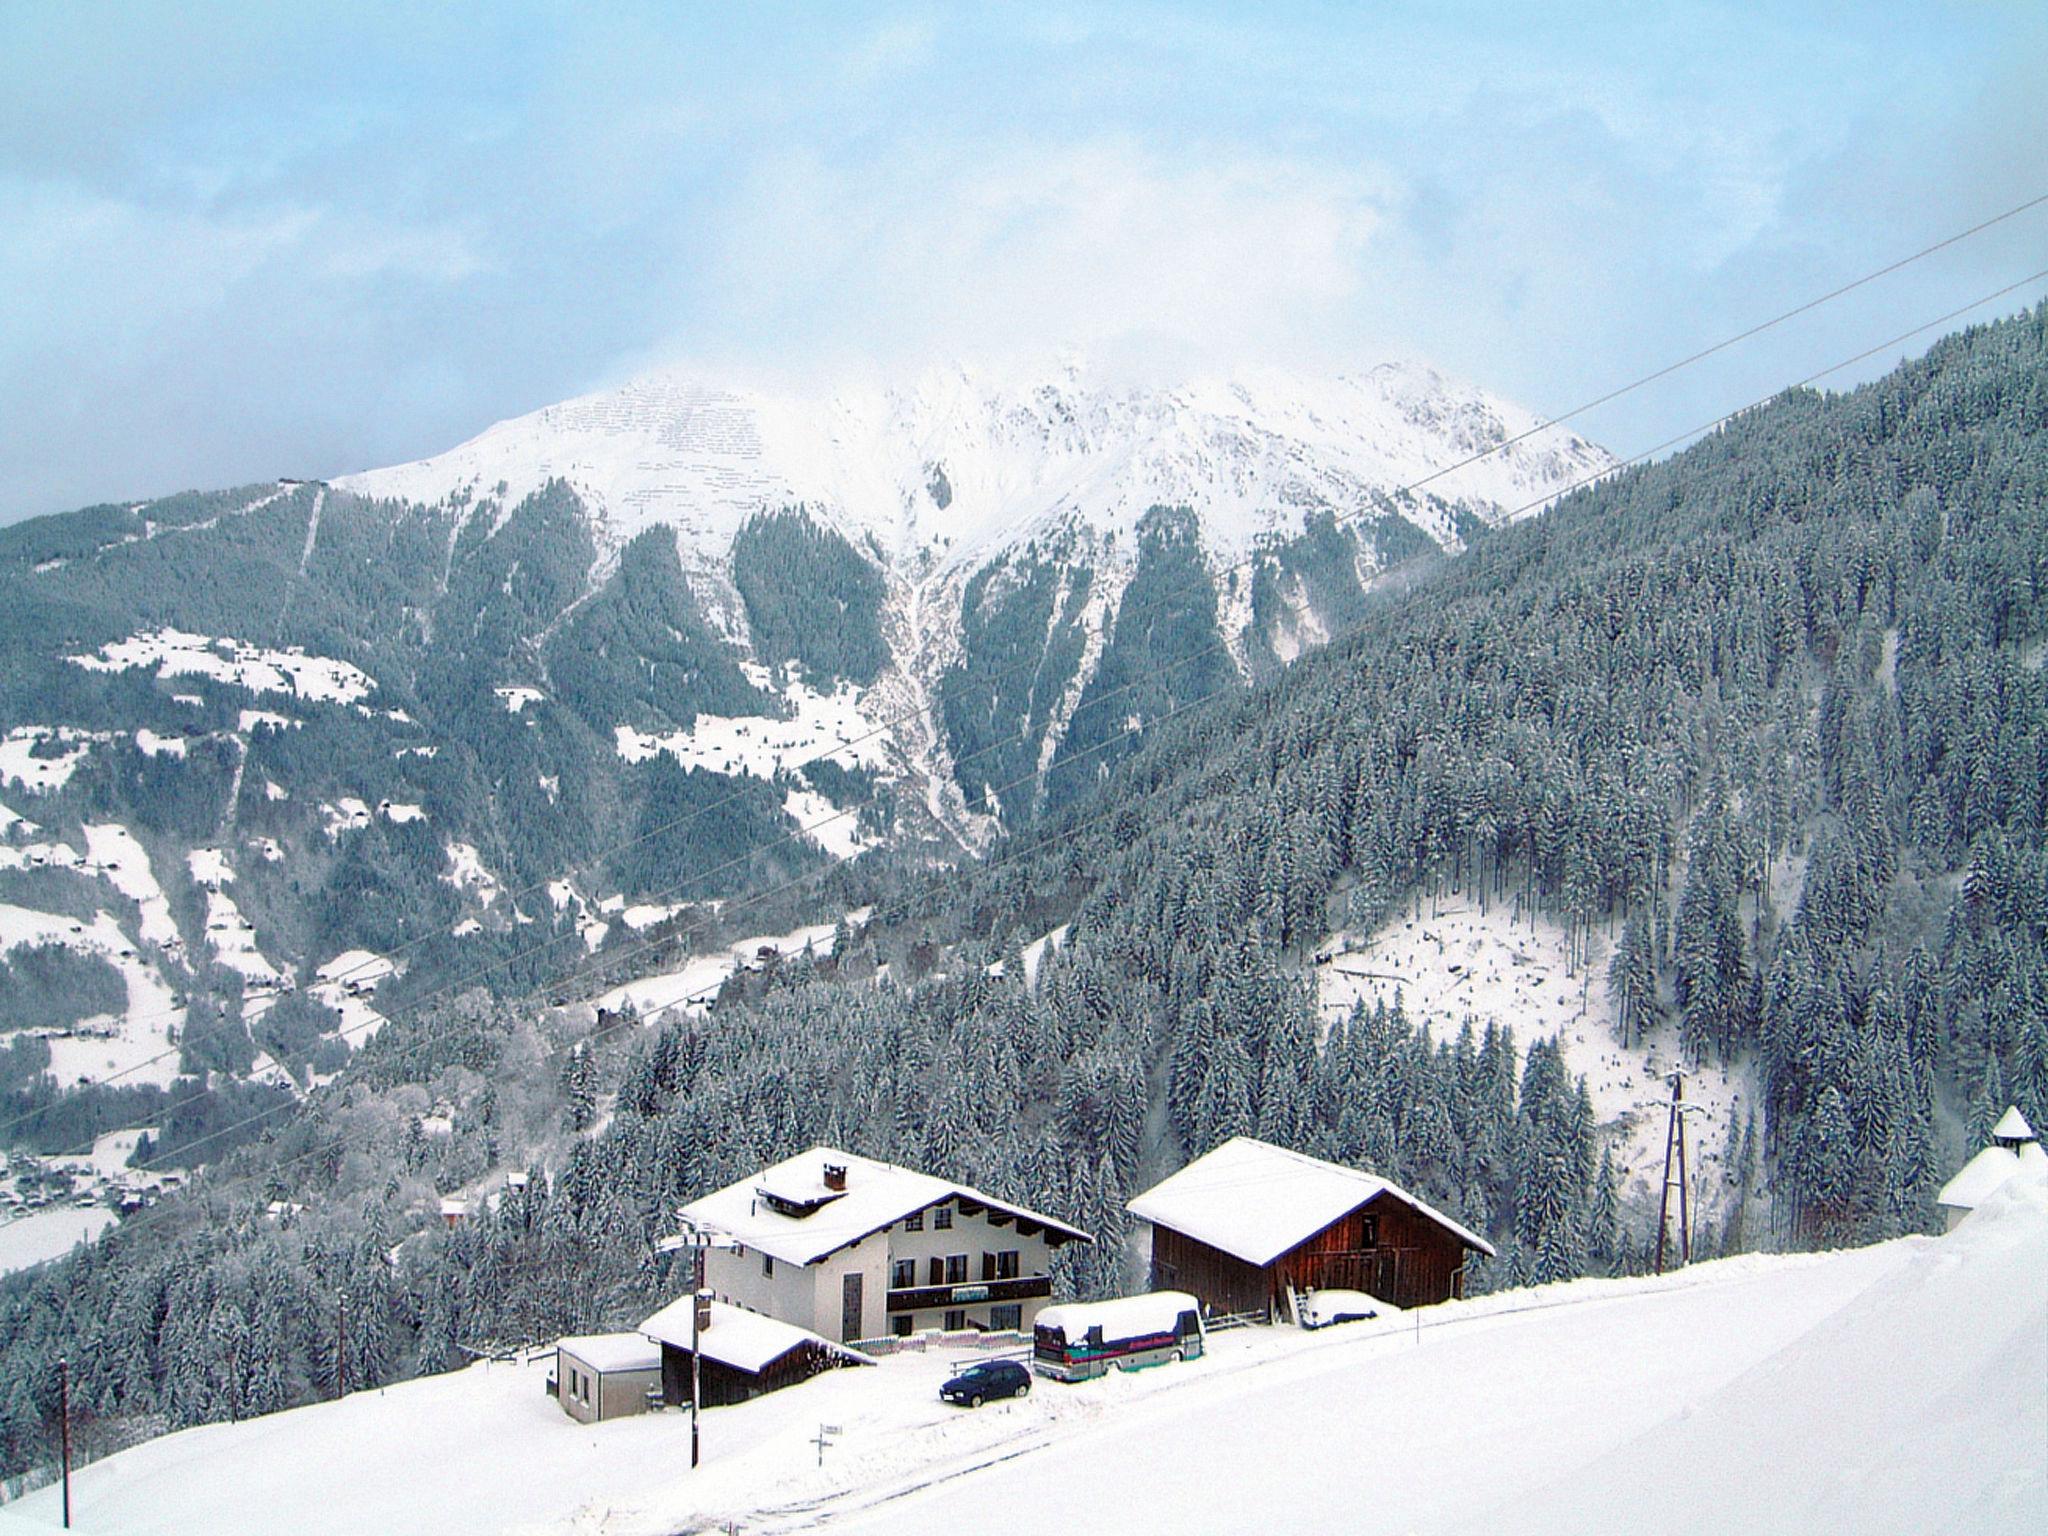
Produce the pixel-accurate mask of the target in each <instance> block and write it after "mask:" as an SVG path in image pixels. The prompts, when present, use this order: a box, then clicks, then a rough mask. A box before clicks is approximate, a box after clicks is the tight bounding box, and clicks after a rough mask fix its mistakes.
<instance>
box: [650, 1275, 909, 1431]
mask: <svg viewBox="0 0 2048 1536" xmlns="http://www.w3.org/2000/svg"><path fill="white" fill-rule="evenodd" d="M702 1305H703V1307H704V1315H703V1316H702V1317H701V1318H700V1319H699V1321H698V1324H697V1327H696V1329H695V1333H696V1342H697V1347H698V1348H699V1349H701V1350H702V1352H703V1357H704V1358H703V1365H702V1370H701V1374H702V1377H703V1384H704V1401H703V1406H704V1407H706V1408H722V1407H725V1406H726V1405H728V1404H731V1403H743V1402H745V1401H746V1400H747V1399H748V1398H751V1397H759V1396H760V1395H761V1394H762V1393H764V1392H775V1391H779V1390H781V1389H782V1388H783V1387H790V1386H795V1385H796V1384H797V1383H798V1382H800V1381H808V1380H809V1379H810V1378H811V1377H813V1376H816V1375H817V1374H818V1373H819V1372H821V1371H829V1370H833V1369H836V1368H837V1367H839V1366H843V1365H873V1364H874V1361H872V1360H871V1359H869V1358H868V1357H867V1356H866V1355H864V1354H862V1353H861V1352H860V1351H859V1350H855V1349H848V1348H847V1347H846V1346H845V1345H843V1344H835V1343H833V1342H832V1341H831V1340H830V1339H826V1338H821V1337H819V1336H818V1335H817V1334H815V1333H812V1332H811V1331H810V1330H809V1329H806V1328H798V1327H796V1326H795V1325H794V1324H791V1323H785V1322H783V1321H781V1320H780V1319H779V1318H773V1317H765V1316H763V1315H762V1314H761V1313H759V1312H749V1311H748V1310H747V1309H746V1308H744V1307H735V1306H729V1305H728V1304H727V1303H725V1302H722V1301H713V1300H711V1299H710V1298H708V1297H706V1298H704V1300H703V1302H702ZM640 1330H641V1332H642V1333H644V1334H645V1335H646V1336H647V1337H648V1338H649V1339H651V1340H653V1341H654V1343H655V1344H656V1345H657V1346H658V1347H659V1349H660V1352H661V1382H660V1385H661V1396H662V1401H664V1402H666V1403H669V1404H671V1405H675V1406H682V1405H686V1404H687V1403H688V1402H689V1401H690V1354H691V1345H692V1327H691V1322H690V1298H689V1297H688V1296H685V1297H683V1298H681V1299H680V1300H678V1301H673V1302H671V1303H669V1305H667V1306H665V1307H663V1308H662V1309H661V1310H660V1311H659V1312H657V1313H655V1314H654V1316H652V1317H650V1318H648V1319H647V1321H646V1322H644V1323H642V1324H641V1325H640Z"/></svg>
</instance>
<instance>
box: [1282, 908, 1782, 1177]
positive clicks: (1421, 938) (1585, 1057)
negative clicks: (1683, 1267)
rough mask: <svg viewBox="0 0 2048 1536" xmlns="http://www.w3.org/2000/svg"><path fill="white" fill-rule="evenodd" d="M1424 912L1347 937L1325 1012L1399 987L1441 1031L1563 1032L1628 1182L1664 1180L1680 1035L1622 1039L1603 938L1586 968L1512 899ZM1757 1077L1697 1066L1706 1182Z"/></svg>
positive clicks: (1688, 1091) (1689, 1091)
mask: <svg viewBox="0 0 2048 1536" xmlns="http://www.w3.org/2000/svg"><path fill="white" fill-rule="evenodd" d="M1424 911H1425V913H1426V914H1428V915H1425V916H1423V917H1419V918H1411V917H1409V916H1407V915H1406V914H1405V913H1404V914H1402V915H1398V916H1396V917H1394V918H1392V919H1391V920H1389V921H1388V922H1387V924H1386V925H1385V926H1383V927H1382V928H1381V929H1380V930H1379V931H1378V932H1377V933H1375V934H1373V935H1372V936H1371V937H1370V938H1359V937H1358V936H1356V935H1347V934H1339V935H1337V936H1336V937H1335V939H1334V940H1333V941H1332V945H1331V948H1332V949H1333V950H1334V951H1335V953H1333V954H1332V955H1331V957H1330V958H1329V959H1328V960H1326V961H1324V962H1323V963H1322V964H1321V965H1319V966H1318V967H1317V971H1316V981H1317V989H1318V994H1319V997H1320V999H1321V1002H1322V1006H1323V1017H1324V1019H1325V1021H1326V1022H1334V1021H1336V1020H1338V1019H1341V1018H1342V1017H1343V1016H1344V1015H1345V1014H1347V1013H1349V1012H1350V1010H1351V1005H1352V1003H1353V1002H1354V1001H1359V1000H1362V1001H1363V1002H1364V1003H1365V1005H1366V1006H1367V1007H1368V1008H1370V1007H1371V1006H1372V1005H1373V1003H1374V1002H1376V1001H1385V1002H1386V1003H1387V1004H1389V1005H1390V1006H1391V1005H1392V1003H1393V1001H1394V997H1395V994H1396V993H1398V994H1400V997H1401V999H1402V1003H1403V1005H1404V1006H1405V1008H1406V1009H1407V1013H1408V1017H1409V1018H1410V1019H1411V1020H1413V1021H1415V1022H1418V1023H1426V1024H1427V1025H1428V1026H1429V1029H1430V1031H1431V1033H1432V1034H1433V1035H1434V1036H1435V1037H1436V1038H1438V1039H1442V1040H1449V1039H1455V1038H1456V1037H1457V1033H1458V1028H1459V1026H1460V1025H1462V1024H1463V1023H1464V1022H1465V1021H1466V1020H1467V1019H1469V1020H1471V1021H1472V1030H1473V1033H1474V1034H1475V1035H1483V1034H1484V1033H1485V1030H1486V1025H1487V1023H1488V1022H1489V1021H1491V1022H1494V1023H1498V1024H1502V1025H1505V1026H1507V1027H1509V1028H1511V1029H1513V1030H1514V1032H1515V1044H1516V1046H1517V1048H1518V1049H1520V1050H1524V1051H1526V1050H1527V1049H1528V1048H1529V1045H1530V1044H1531V1042H1533V1041H1536V1040H1551V1039H1554V1040H1556V1041H1558V1042H1559V1044H1560V1045H1561V1046H1562V1047H1563V1049H1564V1057H1565V1061H1566V1062H1567V1064H1568V1065H1569V1066H1570V1068H1571V1070H1572V1071H1573V1072H1574V1073H1583V1074H1584V1075H1585V1078H1586V1086H1587V1089H1588V1090H1589V1091H1590V1092H1591V1094H1592V1096H1593V1111H1594V1114H1595V1115H1596V1116H1597V1117H1598V1119H1599V1122H1600V1124H1601V1125H1603V1126H1605V1127H1608V1128H1609V1132H1610V1146H1611V1148H1612V1150H1613V1152H1614V1158H1615V1167H1616V1168H1617V1169H1618V1170H1619V1172H1620V1173H1621V1176H1622V1182H1623V1185H1624V1187H1627V1186H1628V1185H1629V1184H1630V1182H1631V1181H1632V1180H1643V1181H1648V1182H1649V1183H1650V1184H1652V1185H1654V1184H1655V1183H1656V1182H1657V1181H1658V1180H1660V1179H1661V1178H1662V1177H1663V1171H1664V1142H1665V1137H1666V1134H1667V1130H1668V1125H1669V1120H1670V1115H1669V1104H1670V1100H1671V1088H1670V1085H1669V1084H1668V1083H1666V1082H1665V1080H1664V1074H1665V1073H1666V1072H1668V1071H1669V1070H1670V1069H1671V1068H1672V1066H1673V1065H1675V1064H1676V1060H1677V1056H1676V1044H1677V1041H1676V1034H1675V1031H1674V1030H1673V1028H1672V1027H1670V1026H1666V1027H1665V1028H1664V1029H1662V1030H1661V1031H1659V1032H1657V1033H1655V1034H1653V1035H1652V1036H1651V1038H1650V1042H1649V1048H1648V1050H1647V1051H1645V1050H1643V1049H1641V1048H1636V1049H1629V1050H1624V1049H1623V1048H1622V1046H1621V1044H1620V1038H1619V1036H1618V1034H1617V1032H1616V1029H1615V1019H1616V1017H1617V1010H1616V1008H1615V1005H1614V1002H1613V1000H1612V999H1611V998H1610V997H1609V995H1608V989H1607V961H1608V953H1607V951H1606V950H1605V949H1604V947H1600V946H1596V947H1595V950H1594V954H1593V957H1592V959H1591V961H1590V962H1589V963H1585V964H1582V965H1580V966H1579V968H1578V971H1577V973H1576V974H1574V973H1573V971H1572V969H1571V967H1570V965H1569V964H1568V962H1567V945H1566V942H1565V932H1564V929H1563V928H1562V927H1561V926H1560V925H1559V924H1557V923H1553V922H1551V921H1550V920H1549V919H1547V918H1538V919H1537V920H1536V921H1535V922H1533V923H1532V922H1530V921H1529V920H1528V919H1526V918H1517V917H1515V916H1514V913H1513V909H1512V907H1511V906H1510V905H1508V904H1500V905H1495V906H1492V907H1489V908H1488V909H1487V910H1486V911H1485V912H1483V913H1482V912H1480V911H1479V909H1478V908H1477V907H1476V906H1473V905H1471V904H1469V903H1450V904H1445V905H1441V906H1439V907H1437V908H1435V909H1434V911H1433V912H1432V910H1431V909H1429V908H1427V907H1425V909H1424ZM1750 1077H1751V1074H1750V1071H1749V1068H1748V1067H1747V1065H1743V1066H1739V1067H1737V1068H1736V1069H1734V1070H1733V1071H1730V1070H1728V1069H1726V1068H1723V1067H1715V1066H1704V1067H1699V1068H1695V1069H1688V1071H1687V1073H1686V1079H1685V1097H1686V1102H1687V1103H1689V1104H1696V1105H1698V1106H1699V1110H1698V1112H1697V1113H1694V1114H1692V1115H1691V1116H1690V1117H1689V1126H1688V1130H1687V1135H1688V1137H1689V1143H1688V1144H1689V1147H1690V1148H1691V1149H1692V1150H1693V1158H1692V1168H1693V1171H1694V1174H1695V1176H1696V1177H1697V1178H1698V1179H1699V1180H1700V1182H1701V1187H1702V1188H1703V1189H1710V1188H1711V1187H1712V1185H1711V1184H1710V1183H1709V1182H1708V1181H1709V1176H1710V1175H1711V1176H1712V1177H1713V1178H1714V1179H1715V1180H1717V1179H1718V1174H1719V1169H1720V1159H1721V1154H1722V1151H1723V1149H1724V1148H1725V1147H1726V1146H1727V1144H1728V1126H1729V1124H1730V1121H1731V1119H1736V1120H1739V1118H1740V1117H1741V1116H1742V1115H1743V1114H1744V1113H1745V1112H1746V1111H1747V1110H1748V1109H1749V1107H1750V1106H1751V1105H1752V1104H1753V1103H1754V1099H1753V1096H1752V1092H1751V1080H1750Z"/></svg>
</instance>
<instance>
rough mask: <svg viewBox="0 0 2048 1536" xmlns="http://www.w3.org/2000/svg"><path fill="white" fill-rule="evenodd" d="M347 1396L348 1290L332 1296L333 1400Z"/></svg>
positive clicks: (338, 1400) (337, 1400)
mask: <svg viewBox="0 0 2048 1536" xmlns="http://www.w3.org/2000/svg"><path fill="white" fill-rule="evenodd" d="M347 1396H348V1292H347V1291H341V1292H338V1293H337V1294H336V1296H335V1298H334V1400H335V1401H336V1402H340V1401H341V1400H342V1399H343V1398H344V1397H347Z"/></svg>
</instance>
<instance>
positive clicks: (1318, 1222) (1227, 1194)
mask: <svg viewBox="0 0 2048 1536" xmlns="http://www.w3.org/2000/svg"><path fill="white" fill-rule="evenodd" d="M1129 1209H1130V1211H1131V1213H1132V1214H1133V1215H1134V1216H1138V1217H1140V1218H1142V1219H1143V1220H1144V1221H1146V1222H1148V1223H1150V1224H1151V1229H1152V1287H1153V1289H1155V1290H1175V1291H1188V1292H1191V1293H1192V1294H1193V1295H1195V1296H1196V1297H1198V1298H1200V1300H1201V1301H1202V1303H1203V1305H1204V1306H1206V1307H1207V1308H1209V1310H1210V1311H1212V1312H1258V1313H1264V1314H1266V1315H1267V1316H1268V1317H1290V1316H1291V1315H1292V1312H1291V1308H1292V1297H1293V1293H1299V1292H1306V1291H1315V1290H1348V1291H1365V1292H1368V1293H1369V1294H1371V1295H1373V1296H1376V1297H1378V1298H1379V1299H1380V1300H1381V1301H1386V1302H1391V1303H1393V1304H1394V1305H1395V1306H1397V1307H1418V1306H1428V1305H1430V1304H1432V1303H1434V1302H1439V1301H1449V1300H1451V1299H1452V1298H1453V1297H1456V1296H1462V1295H1463V1294H1464V1289H1465V1264H1466V1259H1467V1255H1468V1254H1470V1253H1473V1252H1478V1253H1483V1254H1488V1255H1491V1254H1492V1253H1493V1247H1492V1245H1491V1244H1489V1243H1488V1242H1487V1241H1486V1239H1485V1238H1483V1237H1480V1236H1479V1235H1478V1234H1477V1233H1475V1232H1473V1231H1471V1230H1470V1229H1468V1228H1466V1227H1463V1226H1461V1225H1459V1224H1458V1223H1457V1222H1455V1221H1453V1220H1451V1219H1450V1217H1448V1216H1446V1215H1444V1214H1443V1212H1441V1211H1438V1210H1435V1209H1434V1208H1432V1207H1431V1206H1429V1205H1426V1204H1425V1203H1424V1202H1422V1201H1420V1200H1418V1199H1416V1198H1415V1197H1414V1196H1413V1195H1411V1194H1409V1193H1408V1192H1407V1191H1406V1190H1405V1189H1402V1188H1401V1187H1400V1186H1399V1185H1397V1184H1392V1183H1389V1182H1388V1181H1387V1180H1385V1179H1382V1178H1379V1177H1377V1176H1376V1175H1373V1174H1370V1173H1361V1172H1359V1171H1358V1170H1357V1169H1355V1168H1343V1167H1339V1166H1338V1165H1337V1164H1335V1163H1326V1162H1324V1161H1322V1159H1320V1158H1314V1157H1307V1156H1304V1155H1303V1154H1301V1153H1299V1152H1289V1151H1286V1150H1285V1149H1283V1148H1280V1147H1275V1146H1271V1145H1269V1144H1268V1143H1266V1142H1263V1141H1255V1140H1253V1139H1252V1138H1251V1137H1249V1136H1239V1137H1235V1138H1233V1139H1232V1140H1230V1141H1226V1142H1225V1143H1224V1144H1223V1145H1222V1146H1220V1147H1217V1148H1216V1149H1215V1150H1214V1151H1212V1152H1210V1153H1209V1154H1208V1155H1207V1156H1204V1157H1200V1158H1197V1159H1196V1160H1195V1161H1194V1162H1192V1163H1190V1164H1188V1165H1187V1167H1185V1168H1183V1169H1181V1171H1180V1172H1179V1173H1176V1174H1174V1175H1173V1176H1172V1177H1171V1178H1169V1179H1167V1180H1165V1181H1164V1182H1163V1183H1160V1184H1157V1185H1154V1186H1153V1187H1152V1188H1151V1189H1148V1190H1147V1191H1145V1193H1144V1194H1142V1195H1140V1196H1138V1197H1137V1199H1135V1200H1133V1201H1131V1202H1130V1206H1129Z"/></svg>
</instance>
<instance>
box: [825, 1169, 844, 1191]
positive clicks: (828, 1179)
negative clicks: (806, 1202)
mask: <svg viewBox="0 0 2048 1536" xmlns="http://www.w3.org/2000/svg"><path fill="white" fill-rule="evenodd" d="M825 1187H826V1188H827V1189H837V1190H844V1189H845V1188H846V1164H844V1163H827V1164H826V1165H825Z"/></svg>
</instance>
